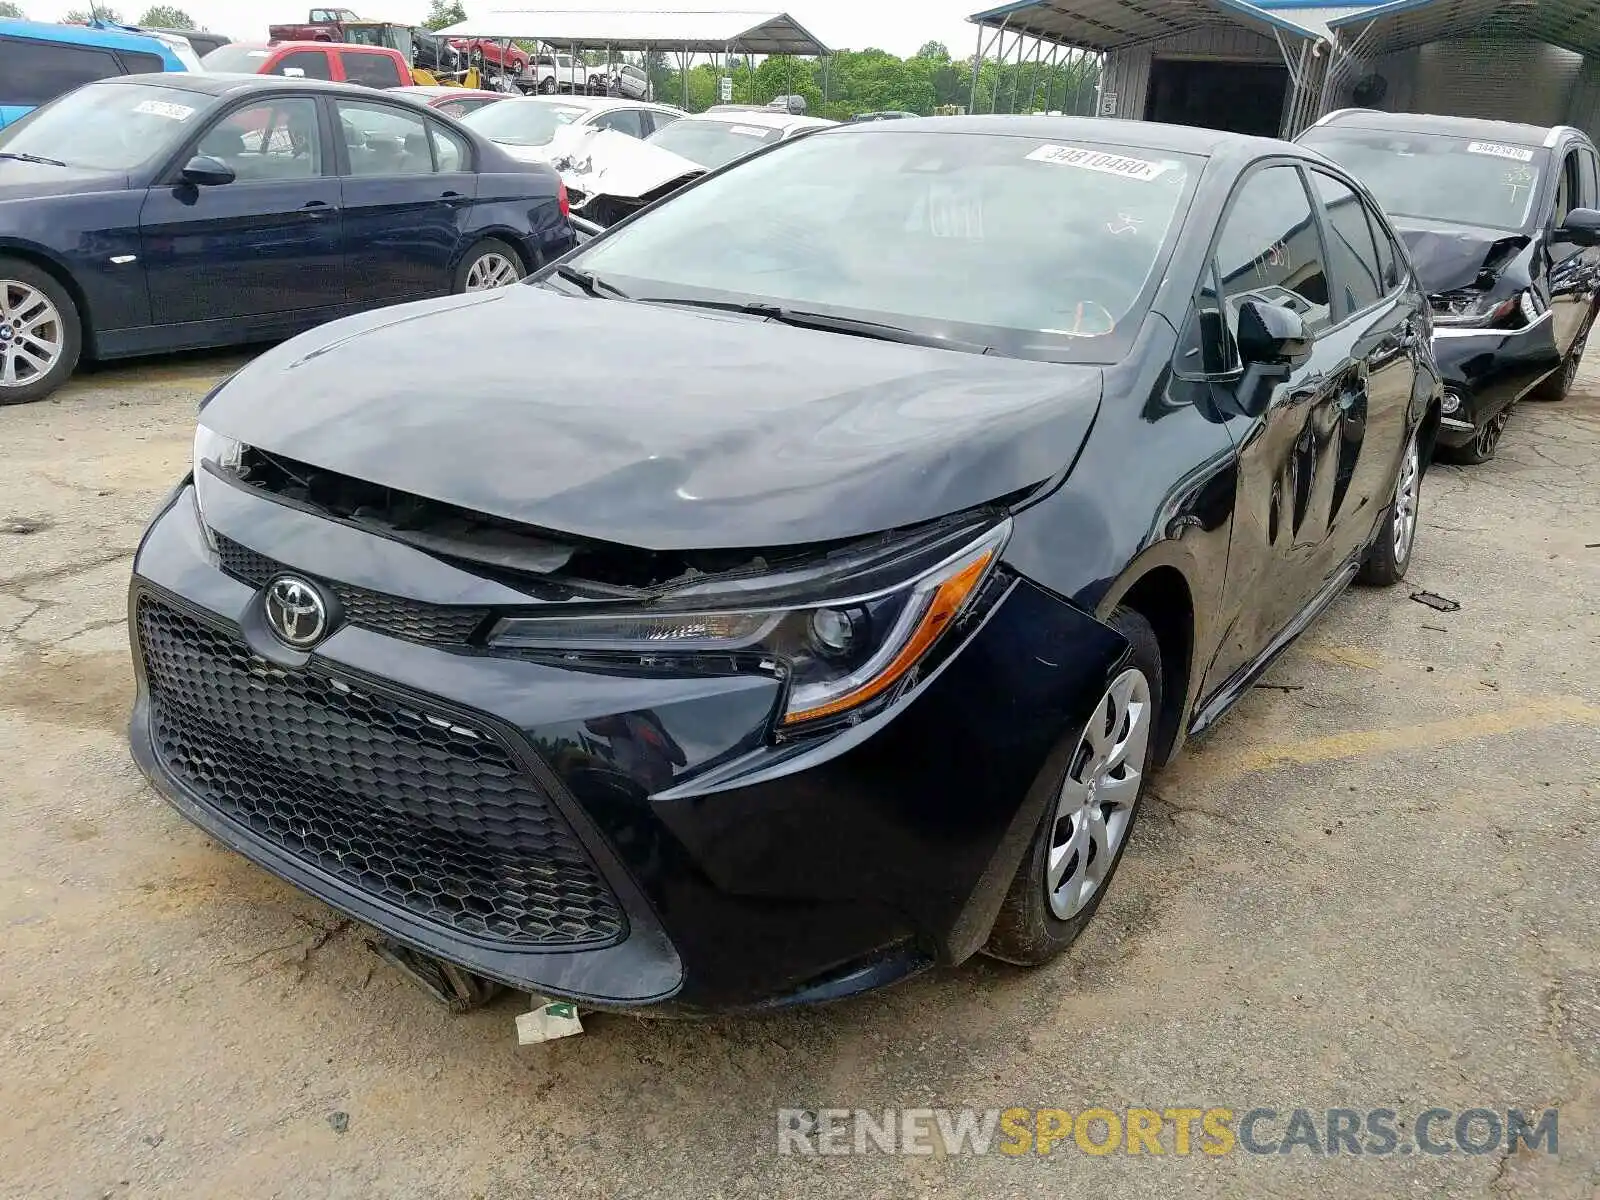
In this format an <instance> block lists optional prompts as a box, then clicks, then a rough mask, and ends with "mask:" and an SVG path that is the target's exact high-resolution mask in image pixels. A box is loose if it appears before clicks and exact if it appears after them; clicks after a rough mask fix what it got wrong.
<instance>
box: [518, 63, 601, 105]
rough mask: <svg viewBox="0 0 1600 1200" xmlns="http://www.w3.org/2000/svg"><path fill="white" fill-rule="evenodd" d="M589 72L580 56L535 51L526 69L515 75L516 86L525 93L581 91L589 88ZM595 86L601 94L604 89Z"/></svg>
mask: <svg viewBox="0 0 1600 1200" xmlns="http://www.w3.org/2000/svg"><path fill="white" fill-rule="evenodd" d="M592 82H593V76H591V75H590V74H589V68H588V67H586V66H584V65H583V60H582V59H581V58H574V57H573V56H572V55H570V54H536V55H534V57H533V59H532V60H531V62H530V64H529V66H528V70H527V72H526V73H525V74H523V75H522V76H520V77H519V78H518V79H517V87H518V88H519V89H520V90H521V91H523V92H525V93H535V94H537V95H540V96H554V95H556V94H557V93H558V92H560V93H573V94H577V95H582V94H584V93H586V92H588V91H590V90H593V89H591V88H590V84H591V83H592ZM598 90H599V94H600V95H602V96H603V95H605V89H604V88H603V87H602V88H600V89H598Z"/></svg>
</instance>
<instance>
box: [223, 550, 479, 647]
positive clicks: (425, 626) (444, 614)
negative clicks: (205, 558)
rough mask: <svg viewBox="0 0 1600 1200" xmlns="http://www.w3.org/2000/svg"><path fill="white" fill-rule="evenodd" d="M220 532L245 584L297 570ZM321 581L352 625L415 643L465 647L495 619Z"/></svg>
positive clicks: (229, 567)
mask: <svg viewBox="0 0 1600 1200" xmlns="http://www.w3.org/2000/svg"><path fill="white" fill-rule="evenodd" d="M215 536H216V540H217V555H218V557H219V558H220V559H221V560H222V569H223V570H224V571H226V572H227V573H228V574H229V575H232V576H233V577H234V578H235V579H237V580H239V581H240V582H241V583H248V584H250V586H252V587H264V586H265V585H266V583H267V581H268V580H270V579H271V578H272V577H273V576H275V575H281V574H282V573H283V572H285V571H289V570H292V568H290V567H286V566H285V565H284V564H283V563H280V562H275V561H274V560H272V559H270V558H268V557H267V556H266V555H265V554H257V553H256V552H255V551H254V550H252V549H250V547H248V546H244V545H241V544H240V543H238V542H236V541H234V540H233V539H232V538H227V537H223V536H222V535H221V534H216V535H215ZM297 573H298V572H297ZM321 582H322V583H323V584H324V586H326V587H327V588H328V590H329V591H331V592H333V594H334V595H336V596H337V597H338V598H339V603H340V604H341V605H342V606H343V608H344V615H345V620H347V621H349V622H350V624H352V625H359V626H361V627H362V628H363V629H371V630H375V631H376V632H378V633H386V634H388V635H390V636H391V637H398V638H405V639H406V640H407V641H411V642H425V643H427V644H429V645H435V646H452V645H460V644H461V643H463V642H466V641H467V640H468V639H470V638H471V637H472V635H473V634H474V633H476V632H477V631H478V628H479V626H481V625H482V624H483V623H484V621H486V620H487V619H488V617H489V610H488V609H487V608H466V607H457V606H450V605H443V604H425V603H423V602H422V601H420V600H407V599H405V598H404V597H401V596H389V595H385V594H384V593H383V592H371V591H368V590H367V589H366V588H358V587H353V586H352V585H350V584H348V583H339V582H337V581H336V580H328V579H324V580H322V581H321Z"/></svg>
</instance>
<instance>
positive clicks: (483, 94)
mask: <svg viewBox="0 0 1600 1200" xmlns="http://www.w3.org/2000/svg"><path fill="white" fill-rule="evenodd" d="M393 90H394V94H395V95H396V96H405V97H407V98H409V99H413V100H417V101H420V102H421V103H423V104H426V105H427V106H428V107H429V108H434V109H437V110H438V111H440V112H442V113H444V114H445V116H447V117H455V118H456V119H457V120H460V119H461V118H462V117H464V116H466V115H467V114H468V113H470V112H476V111H477V110H478V109H480V108H482V107H483V106H484V105H486V104H494V103H496V102H498V101H501V100H504V99H505V98H506V94H505V93H504V92H489V91H484V90H482V89H481V88H463V87H446V86H445V85H443V84H435V85H432V86H413V87H403V88H395V89H393Z"/></svg>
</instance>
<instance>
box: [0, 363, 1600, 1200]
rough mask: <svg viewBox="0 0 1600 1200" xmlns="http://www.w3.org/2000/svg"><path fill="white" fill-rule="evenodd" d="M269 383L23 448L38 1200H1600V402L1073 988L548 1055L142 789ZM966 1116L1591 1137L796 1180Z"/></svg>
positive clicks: (1041, 980)
mask: <svg viewBox="0 0 1600 1200" xmlns="http://www.w3.org/2000/svg"><path fill="white" fill-rule="evenodd" d="M239 361H241V360H240V359H238V358H219V357H215V356H212V357H206V358H197V359H189V360H184V361H180V362H178V363H176V364H163V365H159V366H134V367H127V368H119V369H116V370H111V371H104V372H101V373H98V374H95V375H90V376H88V377H86V378H85V379H84V380H82V381H81V382H80V383H79V384H77V385H75V386H73V387H72V388H70V389H69V390H68V391H66V392H65V393H63V394H61V395H60V396H59V398H58V399H56V400H54V401H51V402H46V403H42V404H36V405H30V406H24V407H20V408H12V409H0V448H3V449H0V464H3V469H0V923H3V926H4V942H3V947H4V955H3V959H0V961H3V964H4V970H3V971H0V1008H3V1012H4V1014H5V1018H4V1023H3V1030H0V1039H3V1040H0V1195H4V1196H15V1197H57V1196H60V1197H86V1198H87V1197H117V1198H120V1197H151V1196H172V1197H202V1196H203V1197H214V1196H215V1197H222V1196H279V1195H282V1196H292V1197H304V1196H339V1197H346V1196H347V1197H370V1196H379V1195H382V1196H394V1197H419V1198H421V1197H429V1198H431V1197H446V1196H448V1197H461V1198H463V1200H465V1198H467V1197H483V1198H486V1200H498V1198H502V1197H522V1196H529V1197H532V1196H551V1197H560V1198H561V1200H575V1198H578V1197H589V1196H596V1197H598V1196H606V1197H611V1196H640V1197H646V1196H649V1197H654V1196H681V1197H694V1198H696V1200H698V1198H700V1197H712V1196H720V1197H735V1196H774V1195H807V1196H815V1197H835V1196H837V1197H851V1198H854V1197H866V1196H872V1197H902V1196H903V1197H923V1196H957V1195H972V1194H979V1195H983V1196H985V1197H1002V1196H1011V1195H1016V1196H1032V1195H1036V1194H1040V1193H1042V1192H1043V1191H1044V1190H1045V1189H1047V1188H1048V1189H1050V1191H1051V1192H1053V1193H1057V1194H1059V1193H1062V1192H1067V1191H1070V1192H1072V1193H1073V1194H1076V1195H1080V1196H1088V1197H1095V1196H1118V1197H1143V1196H1148V1197H1167V1196H1174V1195H1180V1194H1181V1195H1202V1196H1227V1197H1241V1196H1262V1197H1268V1196H1271V1197H1276V1196H1286V1195H1309V1194H1313V1193H1314V1194H1315V1195H1317V1196H1318V1197H1319V1198H1320V1200H1337V1198H1343V1197H1352V1198H1354V1197H1361V1198H1368V1197H1376V1196H1384V1197H1399V1196H1415V1197H1462V1196H1494V1197H1500V1196H1522V1197H1540V1198H1541V1200H1543V1198H1555V1197H1585V1198H1588V1197H1593V1196H1595V1195H1596V1194H1597V1193H1600V897H1597V892H1596V881H1597V880H1600V835H1597V833H1596V824H1595V821H1594V815H1593V814H1594V807H1595V801H1596V798H1597V795H1600V616H1597V613H1600V370H1596V369H1594V367H1593V365H1591V370H1590V372H1589V373H1588V375H1587V377H1586V379H1585V380H1584V382H1583V383H1582V384H1581V385H1580V391H1581V394H1580V395H1578V396H1575V397H1574V398H1573V399H1571V400H1569V401H1568V402H1566V403H1564V404H1561V405H1555V406H1551V405H1537V404H1527V405H1524V406H1522V407H1521V408H1520V409H1519V410H1518V411H1517V412H1516V414H1515V416H1514V417H1513V420H1512V423H1511V427H1510V429H1509V430H1508V432H1507V435H1506V440H1505V443H1504V445H1503V448H1502V450H1501V454H1500V458H1499V460H1498V461H1497V462H1495V463H1493V464H1491V465H1489V466H1487V467H1482V468H1475V469H1467V470H1461V469H1458V468H1450V467H1441V468H1437V469H1436V470H1435V472H1434V473H1432V474H1430V475H1429V477H1428V481H1427V484H1426V486H1425V488H1424V493H1423V499H1424V514H1423V518H1424V526H1423V529H1422V533H1421V540H1420V545H1419V548H1418V554H1417V558H1416V561H1415V563H1414V566H1413V570H1412V579H1411V586H1408V587H1404V588H1399V589H1395V590H1392V591H1385V592H1371V591H1355V592H1352V593H1350V594H1349V595H1348V596H1346V597H1345V598H1343V599H1342V600H1340V601H1339V602H1338V604H1337V605H1336V606H1335V608H1334V610H1333V612H1332V613H1331V614H1330V615H1329V616H1328V617H1327V618H1325V619H1324V620H1323V621H1322V622H1321V623H1320V624H1318V625H1317V626H1316V627H1315V628H1314V629H1313V630H1312V631H1311V632H1310V633H1309V634H1308V636H1307V637H1306V638H1305V639H1304V640H1303V641H1302V642H1301V644H1300V645H1299V646H1298V647H1296V648H1295V649H1294V650H1293V651H1292V652H1291V653H1290V654H1288V655H1287V657H1286V658H1285V660H1284V661H1283V662H1282V663H1280V665H1279V666H1278V667H1277V668H1276V669H1275V670H1274V671H1273V672H1272V674H1271V676H1270V678H1269V679H1268V681H1267V683H1268V684H1269V685H1272V686H1270V687H1263V688H1262V689H1259V690H1257V691H1256V692H1255V693H1254V694H1253V695H1252V696H1251V697H1250V698H1249V699H1248V701H1247V702H1246V703H1245V704H1243V705H1242V706H1241V707H1240V708H1239V709H1238V710H1236V711H1235V712H1234V713H1233V714H1231V715H1230V716H1229V717H1228V718H1227V719H1226V720H1225V721H1223V722H1222V723H1221V724H1220V726H1219V727H1218V728H1216V729H1215V731H1214V732H1213V733H1212V734H1211V735H1209V736H1208V737H1207V738H1206V739H1205V741H1204V742H1203V744H1201V745H1198V746H1195V747H1193V748H1192V749H1191V751H1190V752H1189V754H1188V755H1187V756H1186V757H1185V758H1184V759H1183V760H1182V761H1181V762H1180V764H1179V765H1178V766H1177V767H1176V768H1174V769H1173V770H1171V771H1169V772H1167V773H1166V774H1165V775H1164V776H1163V777H1161V778H1160V779H1159V780H1158V781H1157V788H1156V793H1157V794H1156V795H1155V796H1154V797H1152V798H1151V799H1150V801H1149V804H1148V808H1147V809H1146V810H1145V813H1144V817H1143V821H1142V823H1141V825H1140V827H1139V829H1138V831H1137V834H1136V836H1135V838H1134V841H1133V845H1132V849H1131V851H1130V857H1129V859H1128V861H1127V862H1126V863H1125V864H1124V865H1123V868H1122V870H1121V872H1120V874H1119V876H1118V879H1117V883H1116V886H1115V887H1114V889H1113V892H1112V895H1111V896H1110V898H1109V899H1108V902H1107V903H1106V905H1105V906H1104V908H1103V909H1102V910H1101V916H1100V917H1099V919H1098V920H1097V921H1096V922H1095V923H1094V925H1093V926H1092V927H1091V929H1090V931H1089V932H1088V934H1087V935H1086V936H1085V938H1084V939H1083V941H1082V942H1081V943H1080V945H1079V946H1078V948H1077V949H1076V951H1075V952H1074V953H1072V954H1071V955H1070V956H1069V957H1068V958H1067V959H1066V960H1064V961H1062V962H1060V963H1058V964H1057V965H1055V966H1054V967H1052V968H1049V969H1046V970H1042V971H1038V972H1033V973H1029V972H1024V971H1018V970H1012V969H1009V968H1002V967H999V966H997V965H995V964H992V963H987V962H981V961H978V962H973V963H969V964H967V965H966V966H964V967H962V968H959V969H956V970H951V971H945V972H940V973H936V974H934V975H931V976H926V977H923V978H921V979H918V980H915V981H913V982H911V983H909V984H907V985H904V986H902V987H900V988H897V989H893V990H890V991H888V992H886V993H882V994H879V995H876V996H872V997H868V998H865V999H862V1000H859V1001H855V1002H851V1003H848V1004H844V1005H841V1006H838V1007H834V1008H831V1009H828V1010H819V1011H807V1012H799V1013H792V1014H787V1015H783V1016H778V1017H772V1018H767V1019H761V1020H737V1021H722V1022H708V1023H698V1024H674V1023H662V1022H646V1021H636V1020H632V1019H628V1018H621V1017H607V1016H596V1017H591V1018H590V1019H589V1020H588V1022H587V1028H588V1032H587V1033H586V1035H585V1036H583V1037H581V1038H575V1039H572V1040H570V1041H566V1042H561V1043H556V1044H552V1045H549V1046H544V1047H528V1048H521V1049H519V1048H518V1047H517V1046H516V1044H515V1037H514V1031H513V1018H514V1016H515V1014H516V1012H517V1011H518V1007H519V1005H518V1003H517V1002H516V1000H515V999H508V1000H505V1001H503V1002H501V1003H498V1004H496V1005H494V1006H493V1007H491V1008H490V1009H488V1010H486V1011H483V1012H479V1013H475V1014H473V1015H471V1016H467V1017H450V1016H447V1015H445V1014H444V1013H443V1012H442V1011H441V1010H438V1009H436V1008H434V1007H433V1006H432V1005H431V1004H430V1002H429V1001H427V1000H426V998H425V997H424V996H423V995H422V994H421V993H420V992H419V991H417V990H415V989H414V988H413V987H412V986H411V985H410V984H408V983H406V982H404V981H402V980H401V979H399V978H397V977H396V975H395V974H394V973H393V972H392V971H391V970H390V969H388V968H387V967H385V966H384V965H382V964H381V963H378V962H377V961H376V960H375V959H374V958H373V957H372V956H371V955H370V954H369V953H367V952H366V951H365V950H364V948H363V946H362V935H361V931H360V930H359V929H355V928H352V927H350V926H349V924H348V923H346V922H344V921H342V920H340V919H337V918H335V916H334V915H333V914H332V913H331V912H330V911H328V910H327V909H326V908H324V907H322V906H321V905H319V904H317V903H315V902H313V901H311V900H308V899H306V898H304V897H302V896H300V895H299V894H297V893H296V892H294V891H292V890H290V889H289V888H288V887H286V886H284V885H282V884H279V883H277V882H276V881H275V880H273V879H272V878H270V877H268V876H267V875H265V874H264V873H263V872H261V871H259V870H257V869H256V868H254V867H252V866H251V865H250V864H248V863H247V862H245V861H243V860H242V859H240V858H237V857H235V856H234V855H232V854H230V853H227V852H224V851H223V850H221V849H219V848H218V847H217V846H216V845H214V844H213V843H211V842H209V841H208V840H207V839H206V838H205V837H203V836H201V835H200V834H199V833H198V832H196V831H195V830H194V829H192V828H191V827H190V826H189V825H187V824H186V823H185V822H183V821H182V820H181V819H180V818H179V817H177V816H176V815H175V814H174V813H173V812H171V811H170V810H169V809H168V808H167V807H166V806H165V805H164V804H163V803H162V802H160V801H159V800H158V799H157V798H156V797H155V795H154V794H153V793H152V792H151V790H150V789H149V788H147V787H146V786H145V785H144V783H143V782H142V780H141V778H140V776H139V774H138V772H137V771H136V770H135V769H134V767H133V765H132V763H131V762H130V761H129V759H128V756H127V752H126V748H125V738H124V723H125V721H126V714H127V710H128V707H129V704H130V698H131V686H130V670H129V665H128V652H127V644H126V637H125V632H124V628H123V612H124V587H125V583H126V578H127V571H128V561H129V556H130V553H131V551H132V548H133V546H134V544H135V541H136V539H137V537H138V535H139V532H140V530H141V528H142V526H143V524H144V522H145V520H146V518H147V517H148V515H149V513H150V511H151V509H152V507H153V506H154V504H155V503H156V502H157V500H158V499H159V497H160V495H161V494H162V493H163V492H164V490H165V489H166V487H167V486H168V485H169V483H170V482H171V481H172V479H173V478H175V477H176V476H177V475H178V474H180V473H181V471H182V470H183V469H184V466H185V463H186V460H187V457H188V454H189V439H190V434H191V429H192V420H193V412H194V407H195V403H196V402H197V401H198V400H199V398H200V397H201V395H203V394H204V392H205V391H206V390H207V389H208V388H209V386H210V385H211V383H212V381H214V380H215V379H216V378H218V377H219V376H221V375H222V374H224V373H226V372H227V371H229V370H231V369H232V368H233V367H234V366H235V365H237V363H238V362H239ZM1418 587H1421V588H1427V589H1429V590H1431V591H1434V592H1437V593H1441V594H1443V595H1445V596H1448V597H1451V598H1453V599H1456V600H1459V601H1460V603H1461V609H1460V611H1459V612H1453V613H1439V612H1435V611H1434V610H1432V609H1430V608H1426V607H1424V606H1423V605H1421V604H1418V603H1413V602H1411V601H1410V600H1409V599H1408V596H1409V593H1410V592H1411V591H1413V590H1416V588H1418ZM962 1104H973V1105H977V1106H979V1107H980V1108H991V1107H995V1108H1005V1107H1008V1106H1012V1105H1023V1106H1060V1107H1062V1108H1066V1109H1069V1110H1072V1111H1074V1112H1076V1111H1079V1110H1081V1109H1083V1108H1085V1107H1087V1106H1090V1105H1093V1104H1103V1105H1109V1106H1110V1107H1112V1108H1122V1107H1124V1106H1127V1105H1148V1106H1150V1107H1153V1108H1158V1109H1159V1108H1164V1107H1173V1106H1180V1105H1194V1106H1198V1107H1205V1106H1208V1105H1219V1106H1224V1107H1229V1108H1232V1109H1234V1110H1235V1111H1236V1112H1238V1113H1242V1112H1243V1111H1244V1110H1247V1109H1250V1108H1253V1107H1256V1106H1265V1107H1271V1108H1275V1109H1279V1110H1282V1111H1283V1112H1284V1113H1285V1114H1287V1112H1288V1110H1290V1109H1292V1108H1294V1107H1296V1106H1305V1107H1308V1108H1311V1109H1316V1110H1322V1109H1325V1108H1328V1107H1348V1108H1354V1109H1371V1108H1382V1107H1387V1108H1393V1109H1396V1110H1398V1111H1399V1113H1400V1114H1401V1120H1402V1122H1406V1121H1409V1119H1410V1118H1412V1117H1414V1116H1415V1115H1416V1114H1417V1113H1419V1112H1421V1111H1422V1110H1423V1109H1426V1108H1429V1107H1432V1106H1438V1107H1442V1108H1449V1109H1453V1110H1458V1111H1459V1110H1464V1109H1468V1108H1473V1107H1479V1106H1481V1107H1487V1108H1492V1109H1499V1110H1501V1111H1502V1113H1503V1112H1504V1110H1505V1109H1507V1108H1513V1107H1516V1108H1523V1109H1527V1110H1539V1109H1543V1108H1545V1107H1546V1106H1550V1105H1559V1106H1560V1152H1559V1154H1558V1155H1555V1156H1550V1155H1547V1154H1545V1153H1542V1152H1540V1153H1528V1152H1527V1151H1523V1152H1521V1153H1519V1154H1516V1155H1512V1156H1507V1155H1506V1154H1504V1153H1499V1152H1496V1153H1490V1154H1486V1155H1482V1156H1470V1155H1466V1154H1460V1153H1457V1154H1452V1155H1448V1156H1444V1157H1431V1156H1423V1155H1410V1156H1406V1155H1394V1156H1390V1157H1385V1158H1372V1157H1363V1158H1351V1157H1350V1156H1348V1155H1344V1156H1341V1157H1313V1156H1312V1155H1310V1154H1309V1152H1307V1151H1306V1150H1305V1148H1304V1147H1301V1148H1300V1149H1299V1151H1298V1152H1296V1153H1293V1154H1290V1155H1280V1156H1266V1157H1262V1156H1255V1155H1250V1154H1244V1153H1241V1152H1238V1151H1236V1152H1235V1153H1233V1154H1231V1155H1228V1156H1225V1157H1219V1158H1210V1157H1206V1156H1202V1155H1198V1154H1195V1155H1191V1156H1189V1157H1178V1156H1175V1155H1173V1154H1171V1153H1168V1154H1166V1155H1164V1156H1162V1157H1152V1156H1149V1155H1143V1156H1139V1157H1129V1156H1126V1155H1113V1156H1110V1157H1091V1156H1088V1155H1085V1154H1083V1153H1081V1152H1079V1151H1077V1150H1076V1149H1074V1148H1072V1146H1071V1145H1070V1142H1069V1144H1067V1145H1066V1146H1064V1147H1063V1148H1061V1149H1060V1150H1058V1151H1057V1152H1056V1153H1054V1154H1051V1155H1050V1156H1049V1157H1038V1156H1030V1157H1023V1158H1017V1159H1012V1158H1007V1157H1003V1156H1000V1155H991V1156H988V1157H982V1158H979V1157H971V1156H955V1157H945V1156H942V1155H941V1156H935V1157H925V1158H908V1157H889V1156H885V1155H881V1154H872V1155H870V1156H866V1157H859V1158H848V1159H843V1158H830V1159H820V1158H796V1157H779V1156H778V1155H777V1153H776V1136H775V1124H776V1118H775V1115H774V1114H775V1110H776V1109H777V1108H779V1107H806V1108H818V1107H823V1106H837V1107H851V1108H855V1107H861V1108H882V1107H884V1106H890V1105H896V1106H899V1105H904V1106H956V1105H962ZM334 1114H343V1117H342V1118H340V1117H335V1116H334ZM345 1122H347V1125H346V1124H345ZM341 1126H342V1127H343V1131H342V1132H341V1131H339V1129H338V1128H336V1127H341ZM1282 1131H1283V1124H1282V1122H1279V1123H1278V1124H1277V1126H1276V1133H1277V1135H1279V1136H1281V1134H1282Z"/></svg>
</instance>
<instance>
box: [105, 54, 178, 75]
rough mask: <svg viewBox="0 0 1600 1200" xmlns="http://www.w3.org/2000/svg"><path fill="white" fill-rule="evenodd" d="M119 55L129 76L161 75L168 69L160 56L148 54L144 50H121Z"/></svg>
mask: <svg viewBox="0 0 1600 1200" xmlns="http://www.w3.org/2000/svg"><path fill="white" fill-rule="evenodd" d="M117 53H118V55H119V57H121V59H122V65H123V67H124V68H125V69H126V70H127V72H128V74H129V75H159V74H161V73H162V72H163V71H165V70H166V69H167V64H166V63H165V62H164V61H163V60H162V58H161V56H160V55H159V54H146V53H145V52H144V51H143V50H119V51H118V52H117Z"/></svg>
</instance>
